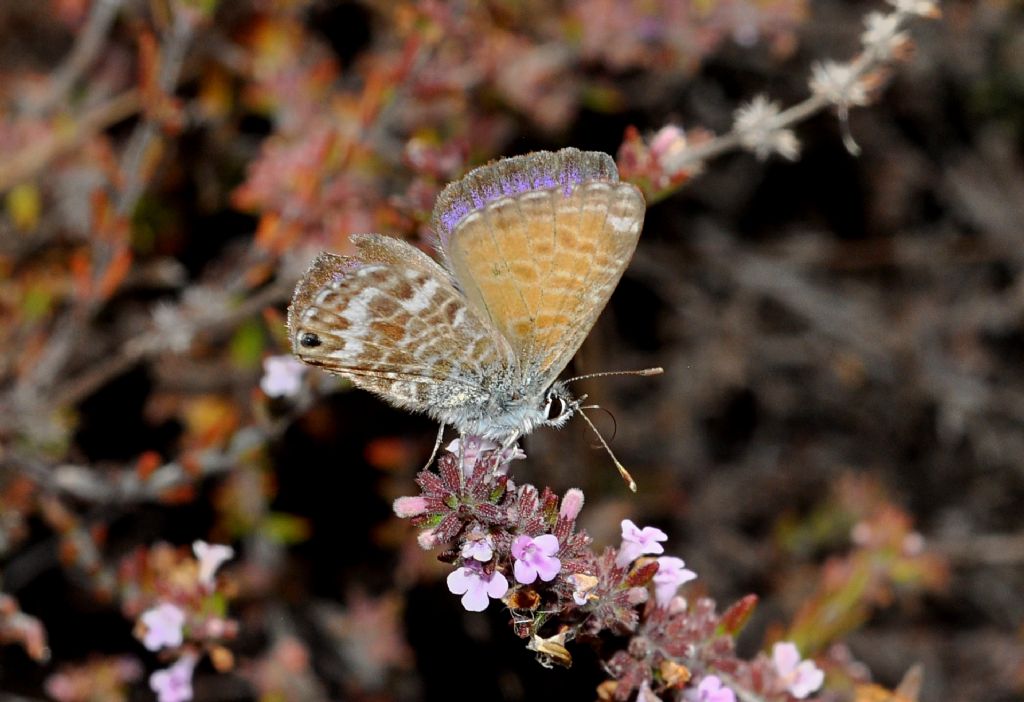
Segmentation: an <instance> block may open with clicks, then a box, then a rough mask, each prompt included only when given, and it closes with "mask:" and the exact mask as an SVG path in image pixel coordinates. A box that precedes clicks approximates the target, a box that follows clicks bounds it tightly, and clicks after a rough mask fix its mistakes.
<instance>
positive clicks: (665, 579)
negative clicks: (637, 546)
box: [654, 556, 697, 608]
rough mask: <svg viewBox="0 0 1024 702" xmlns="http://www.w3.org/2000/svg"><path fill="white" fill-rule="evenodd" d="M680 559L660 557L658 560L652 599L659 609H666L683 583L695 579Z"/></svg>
mask: <svg viewBox="0 0 1024 702" xmlns="http://www.w3.org/2000/svg"><path fill="white" fill-rule="evenodd" d="M685 566H686V563H684V562H683V559H682V558H676V557H675V556H662V557H661V558H659V559H658V572H657V573H655V574H654V599H655V601H656V602H657V603H658V606H659V607H662V608H665V607H668V606H669V604H670V603H671V602H672V598H673V597H675V596H676V591H677V590H678V589H679V586H680V585H682V584H683V583H688V582H690V581H691V580H693V579H694V578H696V577H697V574H696V573H694V572H693V571H692V570H690V569H689V568H686V567H685Z"/></svg>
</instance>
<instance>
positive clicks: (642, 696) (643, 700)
mask: <svg viewBox="0 0 1024 702" xmlns="http://www.w3.org/2000/svg"><path fill="white" fill-rule="evenodd" d="M636 702H661V698H660V697H658V696H657V695H656V694H654V690H652V689H651V686H650V685H649V684H647V681H646V680H644V681H643V682H642V683H640V689H639V690H637V691H636Z"/></svg>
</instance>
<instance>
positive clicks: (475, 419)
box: [427, 369, 576, 441]
mask: <svg viewBox="0 0 1024 702" xmlns="http://www.w3.org/2000/svg"><path fill="white" fill-rule="evenodd" d="M444 387H445V388H449V387H452V386H444ZM480 388H481V390H482V391H483V392H482V393H481V394H480V395H479V396H478V397H476V398H469V399H468V401H466V402H462V403H455V402H453V403H448V402H445V401H444V400H445V399H446V398H443V397H439V398H438V400H439V402H438V403H437V405H435V407H434V408H433V409H428V411H427V412H428V414H430V415H431V416H433V417H434V418H435V419H437V420H438V421H440V422H444V423H445V424H448V425H450V426H452V427H454V428H455V429H456V430H458V431H459V433H461V434H464V435H469V436H479V437H482V438H485V439H491V440H495V441H505V440H509V439H512V438H516V437H519V436H523V435H525V434H529V433H530V432H531V431H533V430H534V429H536V428H537V427H540V426H553V427H560V426H562V425H563V424H565V422H567V421H568V420H569V417H570V416H572V414H573V412H574V411H575V404H576V403H575V401H574V399H573V397H572V395H571V394H570V393H569V392H568V390H567V389H566V388H565V386H564V385H563V384H562V383H554V384H553V385H551V386H550V387H549V388H546V389H545V388H543V387H539V386H538V383H537V381H536V380H532V379H529V378H527V379H524V378H523V377H522V376H521V375H520V374H518V373H515V372H514V371H512V369H509V371H508V372H504V373H494V374H492V375H490V376H488V377H486V378H480ZM438 390H441V388H438ZM442 394H446V393H445V392H444V391H443V390H442Z"/></svg>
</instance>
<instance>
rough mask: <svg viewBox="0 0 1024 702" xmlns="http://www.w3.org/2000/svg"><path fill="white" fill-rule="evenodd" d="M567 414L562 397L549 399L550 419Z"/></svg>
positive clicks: (548, 413) (548, 412)
mask: <svg viewBox="0 0 1024 702" xmlns="http://www.w3.org/2000/svg"><path fill="white" fill-rule="evenodd" d="M563 414H565V402H564V401H563V400H562V398H560V397H551V398H549V399H548V406H547V416H548V421H551V420H553V419H558V418H559V417H561V416H562V415H563Z"/></svg>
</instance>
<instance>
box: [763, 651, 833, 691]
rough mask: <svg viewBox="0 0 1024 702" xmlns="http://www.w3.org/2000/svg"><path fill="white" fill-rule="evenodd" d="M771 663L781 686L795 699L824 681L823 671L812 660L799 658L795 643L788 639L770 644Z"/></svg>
mask: <svg viewBox="0 0 1024 702" xmlns="http://www.w3.org/2000/svg"><path fill="white" fill-rule="evenodd" d="M772 663H773V664H774V665H775V672H776V673H778V674H779V680H780V684H781V687H782V688H784V689H785V690H786V691H787V692H789V694H791V695H793V697H796V698H797V699H801V700H802V699H803V698H805V697H807V696H808V695H810V694H811V693H812V692H814V691H816V690H817V689H818V688H819V687H821V684H822V683H823V682H825V673H823V672H822V671H821V669H820V668H818V666H816V665H815V664H814V661H810V660H808V661H802V660H800V651H798V650H797V647H796V644H794V643H791V642H789V641H779V642H778V643H776V644H775V645H774V646H772Z"/></svg>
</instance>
